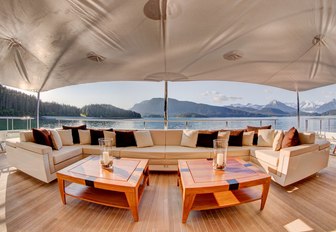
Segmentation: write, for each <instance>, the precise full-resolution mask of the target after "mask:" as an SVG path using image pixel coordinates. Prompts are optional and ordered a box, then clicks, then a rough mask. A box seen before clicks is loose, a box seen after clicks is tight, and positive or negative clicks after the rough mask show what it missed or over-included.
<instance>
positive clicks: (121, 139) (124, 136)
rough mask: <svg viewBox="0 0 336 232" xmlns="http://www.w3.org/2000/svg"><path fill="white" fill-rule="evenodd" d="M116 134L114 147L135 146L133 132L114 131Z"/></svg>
mask: <svg viewBox="0 0 336 232" xmlns="http://www.w3.org/2000/svg"><path fill="white" fill-rule="evenodd" d="M115 133H116V147H130V146H136V141H135V138H134V132H133V131H126V130H125V131H115Z"/></svg>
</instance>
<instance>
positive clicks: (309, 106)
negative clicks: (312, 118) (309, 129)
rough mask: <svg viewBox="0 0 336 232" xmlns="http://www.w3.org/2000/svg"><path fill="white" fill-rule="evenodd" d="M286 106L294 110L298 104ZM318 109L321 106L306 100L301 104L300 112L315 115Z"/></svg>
mask: <svg viewBox="0 0 336 232" xmlns="http://www.w3.org/2000/svg"><path fill="white" fill-rule="evenodd" d="M285 104H286V105H288V106H290V107H293V108H294V109H296V107H297V106H296V103H285ZM318 107H320V105H319V104H317V103H315V102H312V101H308V100H305V101H301V102H300V110H301V111H304V112H308V113H314V112H316V110H317V108H318Z"/></svg>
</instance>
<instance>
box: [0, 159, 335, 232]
mask: <svg viewBox="0 0 336 232" xmlns="http://www.w3.org/2000/svg"><path fill="white" fill-rule="evenodd" d="M0 167H1V175H0V187H1V189H0V190H1V191H0V193H1V196H2V197H1V198H0V200H2V199H3V201H2V202H0V203H1V205H2V207H0V213H1V214H0V215H1V216H2V220H1V221H0V228H7V230H8V231H9V232H11V231H32V232H35V231H36V232H40V231H41V232H42V231H48V232H54V231H55V232H60V231H62V232H63V231H64V232H68V231H69V232H73V231H75V232H77V231H97V232H103V231H122V232H126V231H131V232H133V231H162V232H164V231H167V232H168V231H169V232H170V231H196V232H207V231H223V230H224V229H225V231H228V232H231V231H232V232H233V231H267V232H269V231H287V230H286V229H285V227H284V226H286V225H287V224H289V223H292V222H293V221H295V220H298V219H299V220H301V221H302V222H304V223H305V224H307V225H308V226H309V227H311V228H312V229H313V230H314V231H333V230H336V221H335V216H334V215H336V200H335V199H336V181H335V180H336V157H335V156H331V157H330V160H329V166H328V167H327V168H325V169H324V170H322V171H320V173H319V174H317V175H313V176H311V177H308V178H306V179H304V180H302V181H300V182H297V183H295V184H293V185H290V186H288V187H286V188H284V187H281V186H280V185H278V184H276V183H274V182H271V187H270V191H269V194H268V198H267V203H266V206H265V208H264V210H263V211H259V206H260V203H259V202H257V201H256V202H251V203H248V204H242V205H238V206H232V207H227V208H222V209H214V210H204V211H191V212H190V215H189V218H188V223H186V224H182V223H181V217H182V198H181V192H180V189H179V187H177V186H176V177H177V176H176V173H174V172H171V173H163V172H160V173H158V172H151V173H150V182H151V183H150V186H147V187H146V188H145V192H144V194H143V198H142V200H141V202H140V205H139V215H140V220H139V221H138V222H133V220H132V214H131V213H130V212H129V210H126V209H119V208H114V207H108V206H103V205H99V204H94V203H89V202H86V201H81V200H79V199H76V198H71V197H70V198H69V199H68V200H67V205H63V204H62V202H61V200H60V196H59V192H58V185H57V181H53V182H51V183H49V184H45V183H43V182H41V181H39V180H36V179H34V178H32V177H30V176H28V175H26V174H24V173H22V172H20V171H16V170H15V168H9V166H8V164H7V160H6V155H0ZM1 226H2V227H1ZM4 231H5V230H4Z"/></svg>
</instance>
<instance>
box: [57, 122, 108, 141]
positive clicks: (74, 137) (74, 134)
mask: <svg viewBox="0 0 336 232" xmlns="http://www.w3.org/2000/svg"><path fill="white" fill-rule="evenodd" d="M63 129H64V130H69V129H71V133H72V140H73V143H79V133H78V129H80V130H86V125H81V126H63ZM103 137H104V136H103Z"/></svg>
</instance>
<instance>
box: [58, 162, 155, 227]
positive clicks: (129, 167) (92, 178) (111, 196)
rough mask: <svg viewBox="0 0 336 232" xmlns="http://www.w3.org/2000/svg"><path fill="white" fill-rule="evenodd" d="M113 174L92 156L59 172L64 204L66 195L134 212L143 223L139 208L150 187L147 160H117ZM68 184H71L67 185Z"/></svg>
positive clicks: (135, 218)
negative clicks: (147, 186) (147, 187)
mask: <svg viewBox="0 0 336 232" xmlns="http://www.w3.org/2000/svg"><path fill="white" fill-rule="evenodd" d="M113 162H114V163H113V171H110V170H105V169H103V168H102V167H101V165H100V161H99V156H89V157H87V158H85V159H83V160H80V161H78V162H76V163H74V164H72V165H70V166H68V167H66V168H64V169H62V170H60V171H58V172H57V179H58V186H59V191H60V193H61V198H62V202H63V204H66V195H69V196H72V197H75V198H78V199H81V200H85V201H90V202H94V203H98V204H102V205H107V206H113V207H118V208H124V209H130V210H131V211H132V215H133V218H134V221H138V220H139V215H138V206H139V201H140V200H141V197H142V194H143V192H144V189H145V186H146V184H147V185H149V171H148V160H147V159H124V158H123V159H114V160H113ZM65 182H69V184H68V183H67V185H66V184H65Z"/></svg>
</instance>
